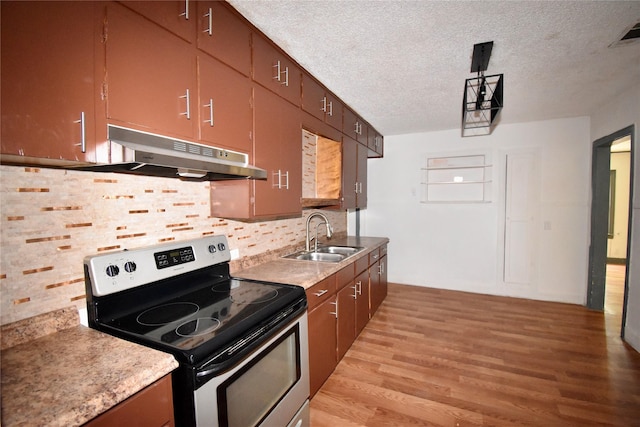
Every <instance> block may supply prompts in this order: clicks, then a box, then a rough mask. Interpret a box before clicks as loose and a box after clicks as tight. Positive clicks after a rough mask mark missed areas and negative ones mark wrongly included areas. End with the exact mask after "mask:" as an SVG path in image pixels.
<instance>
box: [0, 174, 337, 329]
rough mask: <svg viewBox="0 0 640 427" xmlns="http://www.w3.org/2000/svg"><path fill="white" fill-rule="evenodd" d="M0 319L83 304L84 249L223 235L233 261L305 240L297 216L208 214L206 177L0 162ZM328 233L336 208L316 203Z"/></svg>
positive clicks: (92, 250) (12, 319)
mask: <svg viewBox="0 0 640 427" xmlns="http://www.w3.org/2000/svg"><path fill="white" fill-rule="evenodd" d="M0 212H1V219H0V221H1V222H0V226H1V234H0V243H1V248H0V251H1V262H0V313H1V315H0V324H2V325H4V324H7V323H11V322H15V321H18V320H22V319H25V318H28V317H31V316H35V315H38V314H42V313H47V312H50V311H53V310H58V309H61V308H63V307H67V306H69V305H76V306H78V307H85V305H86V300H85V290H84V286H85V285H84V273H83V267H82V260H83V258H84V257H85V256H86V255H94V254H97V253H101V252H108V251H115V250H122V249H126V248H135V247H141V246H147V245H153V244H157V243H163V242H170V241H174V240H176V241H179V240H185V239H191V238H197V237H201V236H204V235H209V234H224V235H226V236H227V237H228V239H229V247H230V248H231V249H238V250H239V253H240V259H239V260H238V261H235V262H233V263H232V268H234V266H242V265H247V264H248V263H250V262H252V261H251V260H256V259H266V257H268V254H274V253H278V251H279V250H282V249H283V248H287V247H294V246H299V245H300V244H301V243H302V242H303V241H304V232H305V219H306V215H308V214H309V213H310V212H311V211H305V212H304V213H303V215H301V217H300V218H293V219H283V220H274V221H264V222H252V223H247V222H239V221H231V220H227V219H222V218H214V217H211V215H210V201H209V183H208V182H184V181H180V180H177V179H167V178H155V177H144V176H133V175H124V174H112V173H93V172H80V171H70V170H59V169H47V168H33V167H18V166H5V165H3V166H0ZM324 213H325V214H326V215H328V216H329V220H330V221H331V224H332V226H333V227H334V230H335V232H336V233H337V234H346V232H347V217H346V213H345V212H339V211H324Z"/></svg>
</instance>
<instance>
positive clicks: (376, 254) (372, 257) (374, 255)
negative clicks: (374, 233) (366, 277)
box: [369, 248, 380, 265]
mask: <svg viewBox="0 0 640 427" xmlns="http://www.w3.org/2000/svg"><path fill="white" fill-rule="evenodd" d="M379 259H380V248H376V249H374V250H373V251H371V252H369V265H373V264H375V263H376V262H377V261H378V260H379Z"/></svg>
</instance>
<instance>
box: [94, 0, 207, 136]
mask: <svg viewBox="0 0 640 427" xmlns="http://www.w3.org/2000/svg"><path fill="white" fill-rule="evenodd" d="M195 62H196V58H195V55H194V54H193V51H192V49H190V45H189V44H188V43H187V42H185V41H184V40H181V39H179V38H177V37H175V36H174V35H173V34H172V33H170V32H168V31H166V30H164V29H162V28H161V27H158V26H157V25H155V24H153V23H151V22H149V21H148V20H146V19H144V18H142V17H141V16H139V15H137V14H136V13H134V12H132V11H130V10H128V9H126V8H125V7H123V6H121V5H119V4H116V3H109V4H108V9H107V41H106V64H107V65H106V68H107V73H106V74H107V118H108V119H109V121H110V122H117V124H122V125H125V126H131V127H136V128H138V129H140V130H149V131H152V132H157V133H161V134H165V135H167V136H175V137H187V138H195V137H196V129H197V119H196V115H197V113H198V112H197V109H196V108H195V107H196V105H197V104H196V99H197V96H198V94H197V88H196V78H195V74H196V73H195V70H196V64H195Z"/></svg>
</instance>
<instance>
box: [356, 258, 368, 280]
mask: <svg viewBox="0 0 640 427" xmlns="http://www.w3.org/2000/svg"><path fill="white" fill-rule="evenodd" d="M354 264H355V266H356V269H355V271H354V273H355V274H354V276H357V275H358V274H360V273H362V272H363V271H365V270H366V269H367V268H369V257H368V256H363V257H362V258H360V259H358V260H356V262H355V263H354Z"/></svg>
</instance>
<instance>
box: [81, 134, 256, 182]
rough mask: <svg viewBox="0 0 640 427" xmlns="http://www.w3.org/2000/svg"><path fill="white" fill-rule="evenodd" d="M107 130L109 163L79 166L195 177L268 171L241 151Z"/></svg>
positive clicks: (244, 176) (225, 177)
mask: <svg viewBox="0 0 640 427" xmlns="http://www.w3.org/2000/svg"><path fill="white" fill-rule="evenodd" d="M107 130H108V137H109V140H110V142H111V147H110V148H111V149H110V157H111V163H108V164H97V165H91V166H82V167H79V168H78V169H81V170H88V171H96V172H121V173H131V174H137V175H149V176H162V177H169V178H181V179H186V180H198V181H218V180H231V179H267V171H265V170H264V169H259V168H256V167H254V166H251V165H249V164H248V155H247V154H244V153H239V152H236V151H231V150H225V149H222V148H216V147H211V146H208V145H203V144H196V143H193V142H188V141H182V140H179V139H174V138H168V137H165V136H161V135H156V134H152V133H147V132H140V131H136V130H132V129H127V128H123V127H119V126H114V125H108V129H107Z"/></svg>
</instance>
